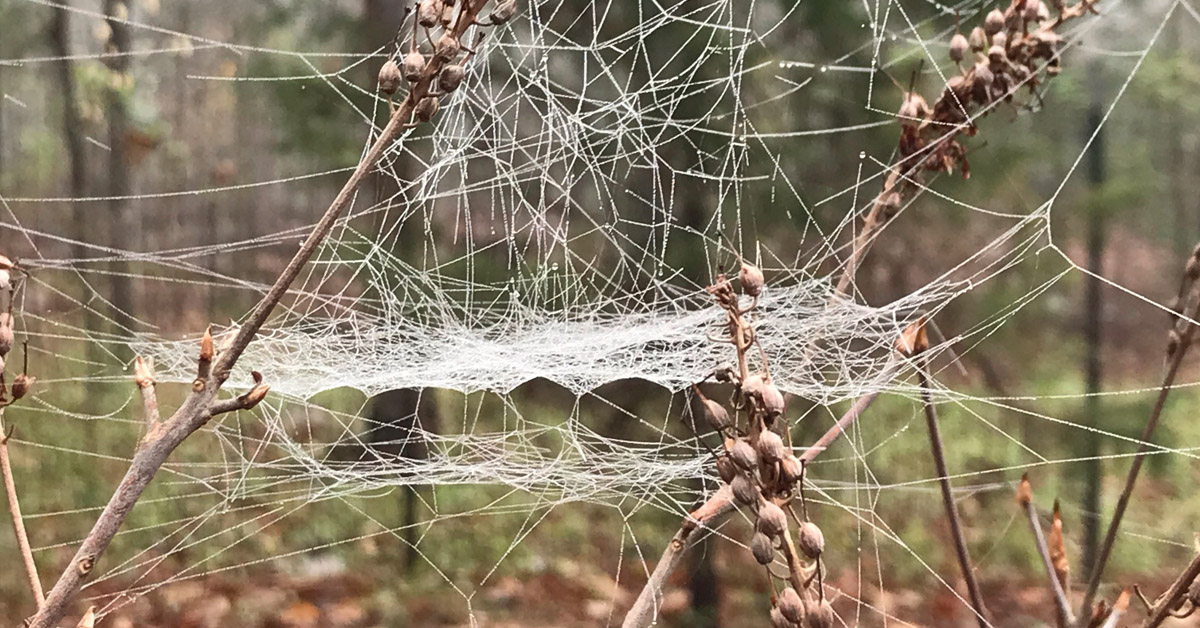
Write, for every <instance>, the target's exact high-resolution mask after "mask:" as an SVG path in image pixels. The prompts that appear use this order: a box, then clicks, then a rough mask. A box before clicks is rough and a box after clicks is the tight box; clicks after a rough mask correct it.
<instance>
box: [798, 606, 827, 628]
mask: <svg viewBox="0 0 1200 628" xmlns="http://www.w3.org/2000/svg"><path fill="white" fill-rule="evenodd" d="M833 624H834V615H833V607H832V606H830V605H829V600H822V601H821V603H820V604H816V605H813V606H811V607H809V609H808V616H807V617H805V627H806V628H833Z"/></svg>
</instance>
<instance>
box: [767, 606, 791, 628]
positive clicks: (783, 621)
mask: <svg viewBox="0 0 1200 628" xmlns="http://www.w3.org/2000/svg"><path fill="white" fill-rule="evenodd" d="M771 628H796V624H793V623H792V622H790V621H788V620H787V618H786V617H784V616H783V611H781V610H779V607H778V606H776V607H775V608H772V609H771Z"/></svg>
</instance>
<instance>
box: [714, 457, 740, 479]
mask: <svg viewBox="0 0 1200 628" xmlns="http://www.w3.org/2000/svg"><path fill="white" fill-rule="evenodd" d="M716 465H717V475H718V476H720V477H721V480H722V481H723V482H725V483H726V484H728V483H730V482H732V481H733V478H735V477H737V465H735V464H733V461H732V460H730V459H729V456H721V457H719V458H717V461H716Z"/></svg>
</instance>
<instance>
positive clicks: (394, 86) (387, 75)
mask: <svg viewBox="0 0 1200 628" xmlns="http://www.w3.org/2000/svg"><path fill="white" fill-rule="evenodd" d="M406 60H407V58H406ZM400 78H401V77H400V66H398V65H396V62H395V61H394V60H392V59H388V60H387V61H386V62H385V63H384V64H383V67H381V68H379V91H381V92H383V93H385V94H387V95H388V96H391V95H392V94H395V93H396V91H397V90H399V89H400Z"/></svg>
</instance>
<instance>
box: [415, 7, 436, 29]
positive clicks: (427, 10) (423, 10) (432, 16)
mask: <svg viewBox="0 0 1200 628" xmlns="http://www.w3.org/2000/svg"><path fill="white" fill-rule="evenodd" d="M441 21H442V3H441V0H421V4H419V5H417V23H418V24H420V25H421V26H424V27H425V28H433V27H434V26H437V25H438V24H440V23H441Z"/></svg>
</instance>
